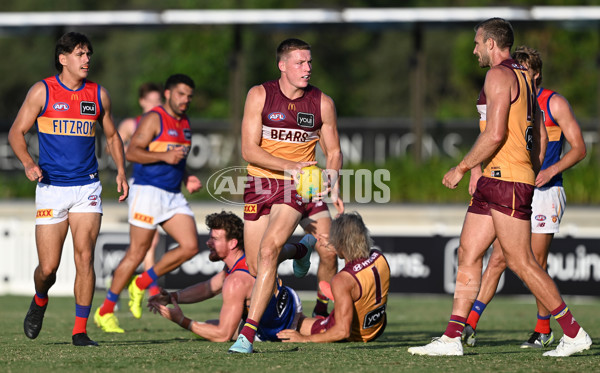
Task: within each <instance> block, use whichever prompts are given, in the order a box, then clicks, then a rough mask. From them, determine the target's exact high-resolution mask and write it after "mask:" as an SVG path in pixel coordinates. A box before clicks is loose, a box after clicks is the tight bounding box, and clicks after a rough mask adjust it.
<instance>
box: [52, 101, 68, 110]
mask: <svg viewBox="0 0 600 373" xmlns="http://www.w3.org/2000/svg"><path fill="white" fill-rule="evenodd" d="M52 108H53V109H54V110H56V111H67V110H69V104H66V103H64V102H57V103H55V104H54V105H52Z"/></svg>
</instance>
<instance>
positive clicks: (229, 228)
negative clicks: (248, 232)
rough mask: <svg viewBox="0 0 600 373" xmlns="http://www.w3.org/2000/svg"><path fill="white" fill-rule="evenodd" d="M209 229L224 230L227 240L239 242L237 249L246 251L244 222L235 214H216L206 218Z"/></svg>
mask: <svg viewBox="0 0 600 373" xmlns="http://www.w3.org/2000/svg"><path fill="white" fill-rule="evenodd" d="M206 226H207V227H208V228H209V229H223V230H224V231H225V238H227V240H233V239H234V238H235V239H236V240H237V242H238V244H237V247H238V249H240V250H244V221H243V220H242V219H241V218H240V217H239V216H237V215H236V214H234V213H233V212H226V211H221V212H215V213H213V214H210V215H207V216H206Z"/></svg>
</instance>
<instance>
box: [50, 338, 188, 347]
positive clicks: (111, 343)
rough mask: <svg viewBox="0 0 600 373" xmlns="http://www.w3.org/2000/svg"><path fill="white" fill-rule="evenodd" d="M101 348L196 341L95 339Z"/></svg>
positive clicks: (177, 339) (52, 344)
mask: <svg viewBox="0 0 600 373" xmlns="http://www.w3.org/2000/svg"><path fill="white" fill-rule="evenodd" d="M94 341H96V342H97V343H98V344H99V345H100V347H101V346H131V345H134V346H143V345H156V344H166V343H174V342H175V343H181V342H193V341H194V339H189V338H171V339H151V340H149V339H143V340H141V339H135V340H126V341H109V340H103V339H99V338H94ZM46 344H47V345H49V346H60V345H70V344H71V342H52V343H46Z"/></svg>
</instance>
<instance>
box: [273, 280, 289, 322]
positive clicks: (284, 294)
mask: <svg viewBox="0 0 600 373" xmlns="http://www.w3.org/2000/svg"><path fill="white" fill-rule="evenodd" d="M289 297H290V294H289V293H288V291H287V289H286V288H285V287H282V288H281V290H280V291H279V294H278V295H277V305H276V308H277V316H279V317H281V316H283V313H284V312H285V309H286V308H287V304H288V299H289Z"/></svg>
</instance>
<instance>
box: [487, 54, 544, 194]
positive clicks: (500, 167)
mask: <svg viewBox="0 0 600 373" xmlns="http://www.w3.org/2000/svg"><path fill="white" fill-rule="evenodd" d="M501 65H502V66H505V67H507V68H509V69H511V70H512V71H513V73H514V75H515V79H517V84H518V87H519V88H518V92H517V97H516V98H515V99H514V100H512V101H511V103H510V111H509V114H508V128H507V133H506V137H505V140H504V143H503V144H502V145H501V146H500V148H499V149H498V151H497V152H496V153H494V154H493V155H492V156H491V157H490V158H489V159H486V160H485V161H484V162H483V176H485V177H490V178H493V179H498V180H504V181H512V182H517V183H525V184H530V185H535V174H534V172H533V166H532V164H531V157H530V151H531V147H532V136H533V134H532V131H533V114H534V112H535V103H536V99H535V91H534V89H533V85H532V83H531V80H530V78H529V75H528V74H527V68H525V67H524V66H522V65H521V64H519V63H518V62H517V61H515V60H513V59H507V60H505V61H503V62H502V63H501ZM486 109H487V107H486V98H485V93H484V91H483V89H482V90H481V92H480V93H479V99H478V100H477V110H478V111H479V115H480V120H479V128H480V130H481V132H483V131H484V130H485V127H486Z"/></svg>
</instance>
